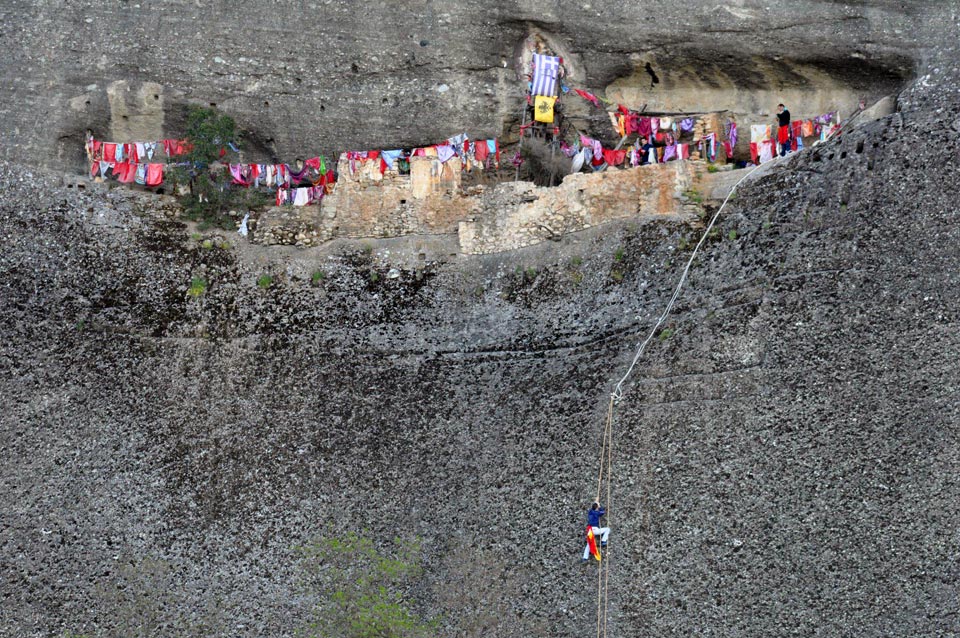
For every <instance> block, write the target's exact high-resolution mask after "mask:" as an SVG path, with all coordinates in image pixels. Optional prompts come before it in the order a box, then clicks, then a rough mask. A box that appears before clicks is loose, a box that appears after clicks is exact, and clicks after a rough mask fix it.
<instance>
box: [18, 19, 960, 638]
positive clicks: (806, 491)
mask: <svg viewBox="0 0 960 638" xmlns="http://www.w3.org/2000/svg"><path fill="white" fill-rule="evenodd" d="M951 19H952V20H953V22H948V23H947V24H946V26H945V29H946V27H949V29H952V30H954V31H955V29H956V27H957V24H956V16H953V17H952V18H951ZM934 44H935V50H933V51H932V52H931V53H930V55H929V57H928V58H927V59H926V60H925V66H924V67H923V69H922V70H921V72H920V75H919V77H918V78H917V80H916V82H914V83H912V84H911V85H910V86H908V87H907V88H906V89H905V90H904V91H903V93H902V94H901V95H900V96H899V112H897V113H895V114H894V115H892V116H889V117H887V118H884V119H882V120H879V121H877V122H873V123H870V124H868V125H865V126H864V127H862V128H859V129H856V130H852V131H849V132H847V133H845V134H844V135H843V136H842V138H841V139H839V140H835V141H832V142H829V143H827V144H824V145H821V146H819V147H816V148H812V149H808V150H807V151H805V152H803V153H801V154H799V155H797V156H795V157H793V158H791V159H789V160H785V161H783V162H781V163H780V164H778V165H776V166H774V167H772V168H771V169H769V170H765V171H763V174H762V175H758V176H757V177H756V178H755V179H752V180H749V181H747V182H745V183H744V185H743V186H742V187H741V190H740V191H739V192H738V194H737V196H736V197H735V198H734V199H733V201H732V202H731V203H730V204H729V205H728V207H727V208H726V209H725V210H724V212H723V216H722V218H721V220H720V232H719V233H718V234H717V235H716V236H715V237H713V238H711V239H709V240H708V242H707V243H706V245H705V246H704V249H703V252H702V253H701V254H700V255H699V256H698V258H697V259H696V261H695V263H694V265H693V268H692V270H691V274H690V279H689V282H688V286H687V287H686V289H685V291H684V293H683V295H682V296H681V297H680V300H679V302H678V305H677V307H676V309H675V312H674V313H673V314H672V315H671V316H670V318H669V321H668V324H667V326H666V327H667V330H665V331H663V332H661V333H660V334H659V335H658V337H656V338H655V339H654V341H653V342H652V346H651V347H650V349H649V350H648V351H647V354H646V355H645V356H644V358H643V359H642V360H641V361H640V363H639V364H638V367H637V368H636V369H635V370H634V374H633V376H632V377H631V379H630V380H629V381H628V383H627V385H626V394H625V397H624V399H623V401H621V402H620V403H619V404H618V405H617V406H616V410H615V413H614V414H615V419H614V432H613V437H614V451H613V453H614V467H613V484H612V487H613V498H612V502H611V503H610V509H611V512H610V523H611V525H612V527H613V530H614V532H613V533H614V535H613V537H612V542H611V548H610V552H611V566H612V572H611V576H610V596H611V598H610V613H611V618H610V623H611V628H610V631H611V632H612V633H613V634H616V635H622V636H638V635H650V636H685V635H698V636H730V635H736V636H756V635H763V636H791V635H798V636H811V635H813V636H854V635H856V636H890V635H916V636H951V635H957V634H958V633H960V620H958V618H957V615H956V601H957V597H958V591H957V575H958V573H960V562H958V556H960V541H958V537H957V533H956V529H957V527H958V523H960V512H958V509H960V506H958V503H960V485H958V479H957V468H958V467H960V445H958V427H960V403H958V401H957V396H958V390H960V371H958V365H957V355H958V353H960V249H958V245H960V244H958V241H960V224H958V222H960V219H958V213H957V205H956V202H957V195H958V183H960V168H958V162H957V157H958V153H960V141H958V134H957V129H958V128H960V126H958V125H957V121H958V120H960V72H958V63H957V60H958V52H957V49H956V41H955V39H954V40H944V41H942V42H934ZM58 184H59V180H57V179H55V178H54V177H53V176H51V175H50V174H48V173H45V172H43V171H38V170H33V169H25V168H24V167H23V166H19V165H13V164H9V163H5V164H0V237H2V241H3V246H4V249H3V252H2V255H0V325H2V326H3V333H2V334H3V339H0V393H2V396H3V397H4V399H5V408H4V410H3V411H2V412H0V468H2V469H0V556H2V558H3V560H2V562H0V598H2V605H0V635H4V636H18V637H19V636H37V637H48V636H50V637H52V636H62V635H64V633H65V632H76V633H88V634H91V635H97V636H101V635H102V636H119V635H137V634H136V632H135V631H134V630H132V629H131V628H134V629H136V628H140V629H142V628H143V627H148V628H149V632H147V631H143V632H141V633H142V634H146V633H149V635H155V636H190V635H194V636H210V635H214V636H251V637H252V636H258V637H259V636H292V635H294V632H295V630H296V629H297V628H298V627H300V626H301V625H302V623H303V622H304V620H305V618H306V616H307V613H308V609H309V606H310V604H312V603H313V602H315V601H314V600H312V599H311V598H310V596H309V595H306V594H304V593H303V591H302V589H301V588H300V586H299V583H298V571H297V552H296V549H295V548H296V547H297V546H298V545H301V544H303V543H305V542H309V541H310V540H311V539H313V538H316V537H317V536H318V535H322V534H324V533H327V531H328V530H329V529H330V527H329V526H330V525H331V524H332V525H333V526H334V529H336V530H365V532H364V533H366V534H367V535H369V536H370V537H372V538H374V539H376V540H377V541H384V540H386V539H389V538H392V537H393V536H395V535H398V534H399V535H402V536H406V535H408V536H419V537H420V538H421V539H422V561H423V566H424V568H425V574H424V577H423V578H422V579H421V580H420V581H419V582H418V583H417V586H416V592H415V593H416V595H417V600H418V601H419V603H418V605H419V606H418V610H419V611H420V612H421V613H422V614H423V615H425V616H427V617H435V616H437V615H438V614H439V613H440V612H443V617H442V618H441V619H440V620H439V626H440V631H442V632H445V635H458V636H459V635H477V634H478V633H479V631H478V630H477V629H476V627H477V624H476V617H475V616H470V617H468V614H467V610H469V609H471V608H472V606H473V605H475V604H479V605H480V606H481V607H483V608H486V609H491V610H496V613H497V616H496V620H495V621H493V622H492V624H491V625H488V626H487V627H488V628H487V629H485V633H484V634H483V635H499V636H528V635H530V636H537V635H544V636H582V635H585V634H587V635H589V634H590V632H593V631H595V611H596V598H595V592H596V589H595V588H596V571H595V569H596V568H595V566H593V565H590V566H582V565H580V564H579V555H580V552H581V550H582V545H581V542H582V540H581V533H582V527H583V524H584V522H583V512H582V510H583V509H584V508H585V507H586V505H587V502H588V501H589V499H590V498H591V497H592V495H593V494H594V492H595V490H596V474H595V473H596V469H597V468H596V462H597V458H596V457H597V454H598V452H599V449H598V447H599V440H600V433H601V431H602V427H603V419H604V417H605V414H606V407H607V397H608V396H609V392H610V390H611V388H612V386H613V384H614V383H615V382H616V380H617V379H618V378H619V377H620V376H621V375H622V374H623V372H624V371H625V369H626V366H627V364H628V363H629V360H630V358H631V357H632V355H633V352H634V349H635V347H636V345H637V343H638V342H639V341H640V340H641V339H642V338H643V336H644V335H645V333H646V331H648V330H649V328H650V326H651V325H652V324H653V322H654V321H655V319H656V317H657V316H658V315H659V314H660V312H661V311H662V309H663V307H664V305H665V303H666V301H667V299H668V298H669V296H670V294H671V293H672V290H673V287H674V285H675V284H676V281H677V279H678V277H679V274H680V271H681V269H682V268H683V265H684V264H685V262H686V259H687V258H688V257H689V250H690V249H689V246H690V245H691V244H692V243H694V242H695V241H696V240H697V239H698V238H699V234H700V232H701V230H702V229H700V228H697V227H691V226H688V225H684V224H679V223H659V224H658V223H644V224H640V223H635V224H631V223H623V224H619V225H615V224H614V225H608V226H605V227H602V228H597V229H592V230H591V231H589V232H585V233H582V234H577V235H571V236H568V237H566V238H564V239H563V240H562V241H560V242H558V243H556V244H553V243H550V244H546V245H542V246H539V247H535V248H529V249H525V250H523V251H517V252H514V253H508V254H503V255H495V256H486V257H482V258H449V257H447V258H445V259H432V258H431V259H428V260H426V261H424V262H423V263H422V264H421V263H419V262H418V261H417V259H416V256H414V257H413V258H412V259H408V258H407V256H406V255H402V254H400V253H399V252H398V249H397V248H395V247H393V246H392V245H390V244H389V243H384V244H380V243H375V242H371V244H370V245H369V246H367V245H364V244H355V245H350V244H340V245H337V246H335V247H333V248H331V249H328V250H321V249H310V250H295V249H260V248H257V247H252V246H248V245H246V244H244V243H242V241H241V240H239V239H238V238H235V237H210V238H209V244H205V243H204V241H203V239H204V238H197V237H194V236H193V235H192V231H191V229H188V228H186V227H184V226H183V225H181V224H180V223H179V222H176V221H171V220H170V219H169V218H168V217H167V216H166V215H164V214H163V213H162V211H160V210H159V208H160V202H159V201H158V200H150V199H146V198H144V196H142V195H135V194H124V193H122V192H121V191H118V190H95V191H88V192H77V191H76V190H74V189H65V188H61V187H59V186H58ZM388 251H391V252H389V254H388ZM317 272H320V273H322V276H320V277H314V274H315V273H317ZM264 275H269V276H270V279H269V280H267V279H264ZM196 279H202V280H203V281H204V282H205V286H203V291H202V292H201V293H200V294H199V296H196V297H194V296H191V295H190V294H188V289H189V288H190V287H191V284H192V283H193V282H194V281H195V280H196ZM258 282H260V284H259V285H258ZM464 556H466V557H467V558H466V559H464V558H463V557H464ZM464 573H466V574H467V575H468V577H470V578H473V579H475V580H476V582H485V583H486V584H485V590H484V591H482V592H479V593H478V592H473V593H468V594H465V595H464V596H463V600H460V601H457V602H460V603H461V604H460V605H459V606H458V605H456V604H452V603H451V602H450V600H449V596H447V595H445V591H446V590H445V587H446V586H447V584H448V583H450V582H451V581H454V580H456V579H457V578H461V577H462V575H463V574H464ZM489 574H497V575H500V574H502V575H503V577H502V578H499V579H492V580H490V579H488V580H487V581H484V580H483V576H484V575H489ZM481 599H482V602H480V603H477V601H480V600H481ZM471 623H474V624H471ZM138 630H139V629H138Z"/></svg>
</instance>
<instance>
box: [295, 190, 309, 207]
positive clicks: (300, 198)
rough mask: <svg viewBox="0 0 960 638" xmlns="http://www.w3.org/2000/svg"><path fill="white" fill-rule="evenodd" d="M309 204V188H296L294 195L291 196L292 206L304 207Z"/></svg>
mask: <svg viewBox="0 0 960 638" xmlns="http://www.w3.org/2000/svg"><path fill="white" fill-rule="evenodd" d="M309 203H310V189H309V188H297V189H296V190H294V194H293V205H294V206H306V205H307V204H309Z"/></svg>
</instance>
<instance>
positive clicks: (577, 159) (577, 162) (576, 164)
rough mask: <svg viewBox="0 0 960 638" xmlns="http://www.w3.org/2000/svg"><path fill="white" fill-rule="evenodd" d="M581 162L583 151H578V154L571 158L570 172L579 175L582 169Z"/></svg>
mask: <svg viewBox="0 0 960 638" xmlns="http://www.w3.org/2000/svg"><path fill="white" fill-rule="evenodd" d="M583 161H584V149H580V152H578V153H577V154H576V155H574V156H573V161H572V162H571V163H570V172H571V173H579V172H580V169H581V168H583Z"/></svg>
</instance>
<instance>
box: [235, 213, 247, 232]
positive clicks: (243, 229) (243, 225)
mask: <svg viewBox="0 0 960 638" xmlns="http://www.w3.org/2000/svg"><path fill="white" fill-rule="evenodd" d="M249 221H250V213H247V214H246V215H244V216H243V219H241V220H240V228H239V229H238V230H237V232H238V233H240V234H241V235H243V236H244V237H246V236H247V233H249V232H250V229H249V228H248V227H247V222H249Z"/></svg>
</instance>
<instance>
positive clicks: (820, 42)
mask: <svg viewBox="0 0 960 638" xmlns="http://www.w3.org/2000/svg"><path fill="white" fill-rule="evenodd" d="M931 4H934V6H933V7H931ZM938 7H939V4H938V3H930V2H874V3H837V2H832V1H826V0H820V1H811V0H806V1H795V2H785V3H784V2H781V3H771V2H758V1H751V0H740V1H738V2H723V3H718V2H712V1H711V2H708V1H698V2H683V3H680V2H674V1H672V0H651V1H648V2H644V3H643V4H642V6H638V5H636V4H635V3H630V2H622V1H620V0H592V1H591V2H583V1H582V0H577V1H575V2H574V1H569V0H558V1H556V2H549V3H546V2H529V1H518V0H517V1H512V2H509V1H504V0H490V1H488V2H460V1H456V2H454V1H447V0H429V1H427V0H419V1H415V2H402V3H398V2H373V3H364V4H362V5H356V4H355V3H350V2H330V1H317V2H309V3H300V2H290V1H289V0H283V1H280V2H271V3H268V4H264V5H261V6H248V7H242V8H240V7H238V6H236V5H235V4H234V3H228V2H202V3H200V2H195V1H194V0H171V1H167V2H139V3H138V2H132V1H129V2H113V3H103V2H92V1H89V0H80V1H74V2H68V3H64V2H60V1H50V0H47V1H39V2H38V1H37V0H8V1H7V2H4V3H3V4H2V6H0V22H2V24H3V25H4V27H3V32H2V37H3V42H4V43H5V45H6V46H5V48H4V50H5V56H4V57H5V59H4V61H3V63H2V64H0V69H2V70H0V80H2V82H0V117H2V119H3V122H4V126H3V130H2V131H0V157H2V158H3V159H6V160H11V161H16V162H27V163H30V164H34V165H43V166H47V167H52V168H57V169H77V168H78V167H80V166H81V165H82V161H83V154H82V141H83V134H84V131H85V130H86V129H87V128H91V129H92V130H93V131H94V132H95V133H96V134H97V135H98V136H99V137H101V138H104V139H114V140H116V141H136V140H142V139H156V138H159V137H163V136H171V137H173V136H177V135H180V134H182V132H183V116H184V113H185V105H186V104H188V103H197V104H202V105H207V104H216V105H217V106H218V107H220V108H221V109H223V110H224V111H226V112H228V113H230V114H232V115H234V116H235V117H236V118H237V119H238V121H239V122H240V124H241V126H242V127H243V128H245V129H246V130H247V131H248V134H247V136H246V140H245V142H246V145H245V149H246V153H247V155H248V157H250V158H251V159H269V158H271V157H278V158H280V159H283V160H286V161H292V159H293V158H294V157H297V156H309V155H312V154H315V153H318V152H322V153H326V154H328V155H335V154H336V153H338V152H339V151H342V150H346V149H366V148H391V147H398V146H404V145H406V146H409V145H414V144H424V143H433V142H435V141H438V140H440V139H445V138H447V137H449V136H450V135H453V134H455V133H457V132H461V131H463V130H468V131H470V132H471V133H472V134H475V135H478V136H480V135H482V136H493V135H506V136H507V137H509V136H510V135H515V134H516V127H513V128H512V129H511V127H510V124H511V123H513V122H515V121H516V120H517V119H518V118H519V114H520V104H521V100H522V91H523V82H519V81H518V80H517V69H518V68H520V66H521V65H522V61H523V60H526V59H529V47H528V46H525V45H526V44H529V43H531V42H534V41H540V42H543V43H544V44H545V45H546V46H548V47H549V48H550V49H551V50H553V51H555V52H557V53H559V54H561V55H563V56H564V58H565V62H566V65H567V68H568V70H569V73H570V76H569V77H570V82H571V83H572V84H574V85H575V86H582V87H588V88H591V89H593V90H602V89H605V88H607V87H609V89H610V90H609V95H610V97H611V98H612V99H616V100H621V101H623V102H624V103H626V104H629V105H630V106H632V107H636V108H639V107H641V106H642V105H644V104H647V105H648V106H649V108H650V109H651V110H657V111H667V112H670V111H674V110H676V109H680V110H684V109H686V110H690V109H692V110H699V109H704V110H721V109H731V110H733V111H735V112H739V113H745V114H746V113H763V114H769V113H771V112H772V110H773V108H774V105H776V103H777V102H779V101H783V100H787V101H788V102H790V103H795V104H796V106H797V107H801V105H803V106H806V107H809V108H810V111H811V112H810V113H809V114H816V113H815V112H814V111H816V112H822V111H817V109H820V108H822V107H823V106H829V105H831V104H837V105H838V106H843V107H844V108H847V107H848V106H849V105H850V104H854V105H855V104H856V101H857V99H858V98H861V97H871V96H873V95H876V94H882V93H885V92H889V91H890V90H891V89H892V88H893V87H896V86H897V85H898V84H899V83H901V81H902V80H903V78H905V77H908V76H910V75H912V74H913V72H914V71H915V68H916V62H917V60H918V57H919V56H920V53H921V50H922V45H923V42H922V41H921V40H920V39H919V38H918V28H919V27H920V26H922V23H923V19H924V18H925V16H927V15H928V14H930V13H931V12H935V11H938V10H939V8H938ZM570 102H571V104H570V113H569V114H570V115H574V116H583V117H584V119H583V121H581V122H580V125H579V127H580V128H581V129H584V130H593V132H594V133H601V132H603V133H606V131H607V129H608V126H607V122H606V121H605V120H603V119H602V118H596V117H594V119H593V120H590V119H589V117H588V116H589V115H593V116H596V115H597V114H596V112H593V113H591V112H590V111H589V109H588V108H587V106H586V105H585V104H576V103H575V102H574V101H573V100H571V101H570ZM796 114H797V115H800V113H799V112H797V113H796Z"/></svg>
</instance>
